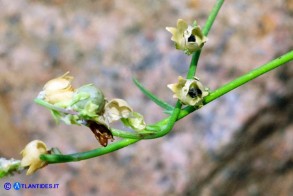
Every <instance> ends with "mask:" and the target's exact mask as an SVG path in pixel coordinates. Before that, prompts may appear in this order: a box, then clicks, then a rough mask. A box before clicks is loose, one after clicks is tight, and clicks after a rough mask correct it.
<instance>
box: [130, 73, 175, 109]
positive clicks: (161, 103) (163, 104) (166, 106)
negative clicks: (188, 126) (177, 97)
mask: <svg viewBox="0 0 293 196" xmlns="http://www.w3.org/2000/svg"><path fill="white" fill-rule="evenodd" d="M133 82H134V84H135V85H136V86H137V87H138V88H139V89H140V90H141V92H143V94H145V95H146V96H147V97H148V98H149V99H150V100H152V101H153V102H155V103H156V104H157V105H158V106H160V107H161V108H163V109H165V110H167V111H168V113H169V111H173V109H174V107H173V106H171V105H169V104H168V103H166V102H164V101H163V100H161V99H159V98H158V97H157V96H156V95H154V94H153V93H151V92H150V91H149V90H147V89H146V88H144V86H143V85H142V84H141V83H139V82H138V81H137V80H136V79H135V78H133Z"/></svg>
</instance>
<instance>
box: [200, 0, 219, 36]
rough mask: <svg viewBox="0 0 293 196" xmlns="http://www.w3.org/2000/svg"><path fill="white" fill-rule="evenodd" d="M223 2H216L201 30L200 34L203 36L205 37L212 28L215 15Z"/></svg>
mask: <svg viewBox="0 0 293 196" xmlns="http://www.w3.org/2000/svg"><path fill="white" fill-rule="evenodd" d="M224 1H225V0H217V2H216V4H215V5H214V7H213V9H212V11H211V13H210V14H209V17H208V19H207V21H206V24H205V26H204V27H203V29H202V32H203V34H204V35H205V36H207V35H208V34H209V32H210V30H211V28H212V26H213V23H214V21H215V19H216V18H217V15H218V13H219V11H220V9H221V7H222V5H223V3H224Z"/></svg>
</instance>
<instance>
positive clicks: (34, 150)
mask: <svg viewBox="0 0 293 196" xmlns="http://www.w3.org/2000/svg"><path fill="white" fill-rule="evenodd" d="M47 153H48V150H47V146H46V144H45V143H44V142H42V141H40V140H34V141H31V142H30V143H28V144H27V145H26V146H25V148H24V149H23V150H22V151H21V152H20V154H21V155H22V160H21V166H22V167H29V169H28V170H27V173H26V175H30V174H32V173H34V172H35V171H36V170H38V169H40V168H42V167H44V166H45V165H46V162H45V161H42V160H41V159H40V155H41V154H47Z"/></svg>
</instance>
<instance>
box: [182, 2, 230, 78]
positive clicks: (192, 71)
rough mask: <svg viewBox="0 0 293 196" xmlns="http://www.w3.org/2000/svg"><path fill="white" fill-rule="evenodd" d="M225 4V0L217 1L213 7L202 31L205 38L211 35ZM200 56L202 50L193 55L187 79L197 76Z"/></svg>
mask: <svg viewBox="0 0 293 196" xmlns="http://www.w3.org/2000/svg"><path fill="white" fill-rule="evenodd" d="M223 3H224V0H217V2H216V4H215V5H214V7H213V9H212V11H211V13H210V14H209V17H208V19H207V21H206V24H205V26H204V27H203V29H202V32H203V34H204V35H205V36H207V35H208V34H209V32H210V30H211V28H212V26H213V24H214V21H215V20H216V18H217V15H218V13H219V11H220V9H221V7H222V5H223ZM200 54H201V50H199V51H197V52H195V53H194V54H193V55H192V59H191V62H190V66H189V70H188V73H187V76H186V78H187V79H192V78H193V77H194V76H195V72H196V67H197V63H198V60H199V57H200Z"/></svg>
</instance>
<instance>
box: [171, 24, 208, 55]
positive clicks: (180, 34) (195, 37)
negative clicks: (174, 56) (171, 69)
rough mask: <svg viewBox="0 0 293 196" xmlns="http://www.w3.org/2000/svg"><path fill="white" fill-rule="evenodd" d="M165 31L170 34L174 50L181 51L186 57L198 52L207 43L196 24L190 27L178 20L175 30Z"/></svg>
mask: <svg viewBox="0 0 293 196" xmlns="http://www.w3.org/2000/svg"><path fill="white" fill-rule="evenodd" d="M166 29H167V31H169V32H170V33H172V38H171V40H172V41H174V42H175V46H176V49H178V50H183V51H184V52H185V53H186V54H187V55H190V54H192V53H194V52H196V51H198V50H200V49H201V48H202V47H203V45H204V43H205V42H206V41H207V37H206V36H204V35H203V33H202V31H201V28H200V26H198V25H197V24H196V22H195V23H194V25H193V26H190V25H188V24H187V23H186V22H185V21H184V20H182V19H178V21H177V28H174V27H166Z"/></svg>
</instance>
